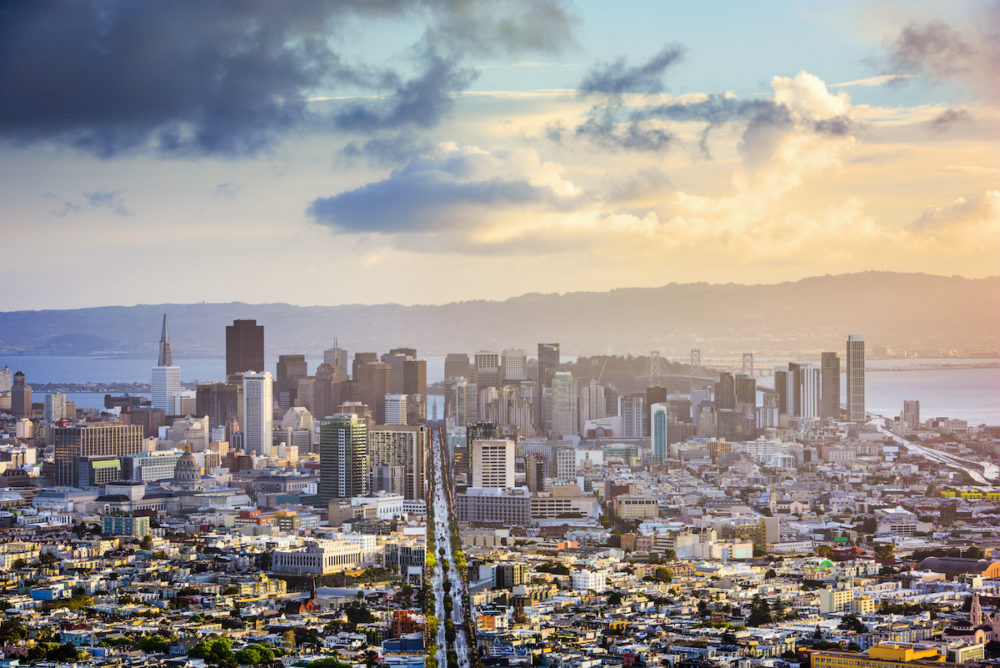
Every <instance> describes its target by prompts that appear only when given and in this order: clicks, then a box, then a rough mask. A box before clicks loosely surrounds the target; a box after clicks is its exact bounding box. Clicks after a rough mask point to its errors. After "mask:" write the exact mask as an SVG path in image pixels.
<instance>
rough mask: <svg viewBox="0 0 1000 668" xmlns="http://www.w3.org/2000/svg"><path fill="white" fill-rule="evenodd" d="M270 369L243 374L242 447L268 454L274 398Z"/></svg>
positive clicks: (271, 439)
mask: <svg viewBox="0 0 1000 668" xmlns="http://www.w3.org/2000/svg"><path fill="white" fill-rule="evenodd" d="M272 382H273V381H272V380H271V372H270V371H260V372H253V373H244V374H243V428H242V432H243V449H244V450H245V451H246V452H248V453H256V454H258V455H264V456H266V455H270V454H271V444H272V442H273V438H274V437H273V435H272V431H273V426H274V399H273V390H272V388H273V385H272Z"/></svg>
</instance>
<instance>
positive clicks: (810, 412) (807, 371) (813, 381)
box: [799, 365, 820, 418]
mask: <svg viewBox="0 0 1000 668" xmlns="http://www.w3.org/2000/svg"><path fill="white" fill-rule="evenodd" d="M800 373H801V377H802V386H801V387H800V388H799V391H800V392H801V393H802V394H801V397H802V406H801V410H800V414H799V417H804V418H817V417H819V381H820V376H819V369H818V368H816V367H814V366H809V365H806V366H803V367H802V368H801V371H800Z"/></svg>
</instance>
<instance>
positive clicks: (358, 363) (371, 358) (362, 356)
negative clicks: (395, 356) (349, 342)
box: [351, 353, 378, 380]
mask: <svg viewBox="0 0 1000 668" xmlns="http://www.w3.org/2000/svg"><path fill="white" fill-rule="evenodd" d="M370 362H378V353H354V361H352V362H351V380H360V379H361V367H362V366H364V365H365V364H368V363H370Z"/></svg>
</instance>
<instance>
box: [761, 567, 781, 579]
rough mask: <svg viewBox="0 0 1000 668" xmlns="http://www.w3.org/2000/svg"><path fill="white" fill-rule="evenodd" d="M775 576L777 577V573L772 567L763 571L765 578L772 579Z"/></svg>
mask: <svg viewBox="0 0 1000 668" xmlns="http://www.w3.org/2000/svg"><path fill="white" fill-rule="evenodd" d="M776 577H778V573H777V571H775V570H774V569H773V568H769V569H767V572H766V573H764V579H765V580H773V579H774V578H776Z"/></svg>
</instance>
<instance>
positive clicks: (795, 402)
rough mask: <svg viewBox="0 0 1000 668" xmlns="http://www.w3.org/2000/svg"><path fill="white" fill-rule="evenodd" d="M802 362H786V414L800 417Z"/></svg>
mask: <svg viewBox="0 0 1000 668" xmlns="http://www.w3.org/2000/svg"><path fill="white" fill-rule="evenodd" d="M802 367H803V365H802V364H799V363H798V362H789V363H788V384H789V388H788V414H789V415H791V416H792V417H802Z"/></svg>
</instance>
